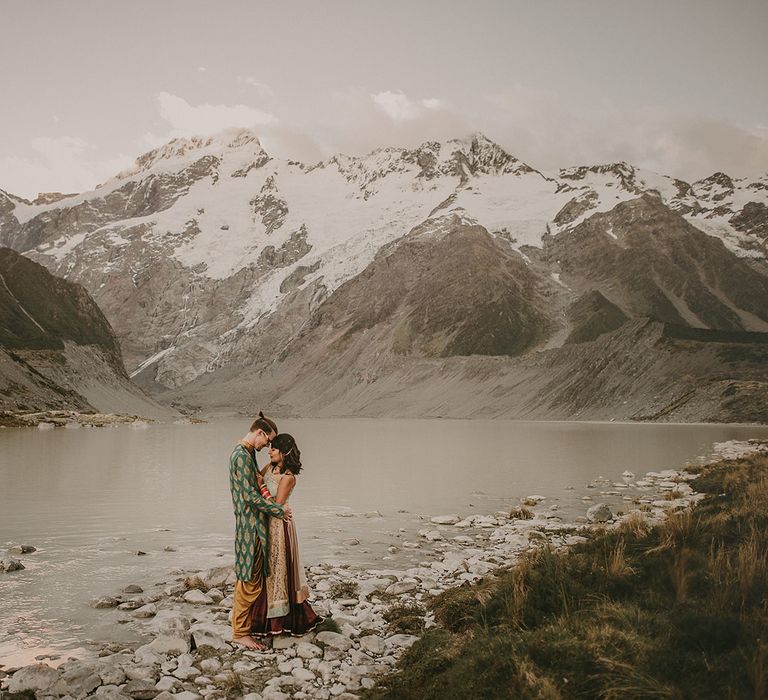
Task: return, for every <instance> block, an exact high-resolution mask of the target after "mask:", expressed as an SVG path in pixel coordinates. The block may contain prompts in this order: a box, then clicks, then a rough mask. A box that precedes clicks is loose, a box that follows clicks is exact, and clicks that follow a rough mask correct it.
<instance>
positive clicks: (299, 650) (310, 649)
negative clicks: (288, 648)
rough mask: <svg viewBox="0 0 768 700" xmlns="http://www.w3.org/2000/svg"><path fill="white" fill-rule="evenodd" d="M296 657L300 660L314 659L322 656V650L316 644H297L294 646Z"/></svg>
mask: <svg viewBox="0 0 768 700" xmlns="http://www.w3.org/2000/svg"><path fill="white" fill-rule="evenodd" d="M296 656H298V657H300V658H302V659H315V658H321V657H322V656H323V650H322V649H321V648H320V647H319V646H317V645H316V644H310V643H309V642H299V643H298V644H297V645H296Z"/></svg>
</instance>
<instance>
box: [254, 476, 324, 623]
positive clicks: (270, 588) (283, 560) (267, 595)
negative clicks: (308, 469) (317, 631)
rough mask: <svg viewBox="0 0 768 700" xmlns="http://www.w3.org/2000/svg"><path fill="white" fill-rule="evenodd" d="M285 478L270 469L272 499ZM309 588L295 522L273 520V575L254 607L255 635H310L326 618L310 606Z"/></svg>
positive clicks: (270, 526)
mask: <svg viewBox="0 0 768 700" xmlns="http://www.w3.org/2000/svg"><path fill="white" fill-rule="evenodd" d="M282 476H283V475H282V474H273V473H272V469H271V468H270V469H267V471H266V473H265V474H264V483H265V484H266V485H267V488H268V489H269V492H270V493H271V494H272V498H274V497H275V496H276V495H277V487H278V485H279V484H280V479H281V478H282ZM308 599H309V587H308V585H307V577H306V574H305V573H304V567H303V566H302V565H301V556H300V553H299V538H298V537H297V536H296V525H295V524H294V521H293V520H291V521H290V522H286V521H284V520H281V519H279V518H270V519H269V575H268V576H267V581H266V586H264V587H263V589H262V592H261V595H259V597H258V599H257V600H256V603H255V604H254V608H255V615H254V623H253V629H252V631H251V633H252V634H255V635H266V634H273V635H278V634H281V633H283V632H288V633H290V634H294V635H300V634H306V633H307V632H309V631H310V630H312V629H314V628H315V627H317V625H319V624H320V623H321V622H322V621H323V618H322V617H320V616H319V615H317V613H315V611H314V610H312V606H311V605H310V604H309V602H308Z"/></svg>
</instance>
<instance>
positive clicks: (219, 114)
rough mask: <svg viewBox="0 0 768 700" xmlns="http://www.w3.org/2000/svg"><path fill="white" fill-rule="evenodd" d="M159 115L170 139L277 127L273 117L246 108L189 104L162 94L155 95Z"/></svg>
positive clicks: (246, 106) (260, 111)
mask: <svg viewBox="0 0 768 700" xmlns="http://www.w3.org/2000/svg"><path fill="white" fill-rule="evenodd" d="M157 102H158V106H159V108H160V116H161V117H162V118H163V119H164V120H165V121H167V122H168V124H170V126H171V130H172V133H171V134H170V136H171V137H173V136H194V135H197V134H202V135H205V134H214V133H217V132H219V131H223V130H224V129H227V128H229V127H245V128H254V127H258V126H265V125H272V124H277V121H278V120H277V117H275V115H274V114H270V113H269V112H265V111H263V110H260V109H256V108H255V107H250V106H248V105H242V104H235V105H212V104H207V103H203V104H199V105H196V106H195V105H191V104H190V103H189V102H187V101H186V100H185V99H184V98H183V97H178V96H177V95H172V94H170V93H168V92H161V93H160V94H159V95H158V96H157Z"/></svg>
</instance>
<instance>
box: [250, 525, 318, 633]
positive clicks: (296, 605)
mask: <svg viewBox="0 0 768 700" xmlns="http://www.w3.org/2000/svg"><path fill="white" fill-rule="evenodd" d="M277 522H279V523H280V525H281V526H282V530H283V535H284V537H285V540H284V541H285V543H286V546H285V569H286V571H285V572H280V574H281V575H284V576H287V579H288V611H287V613H286V614H285V615H283V616H281V617H267V612H268V607H269V605H268V599H267V584H266V582H265V585H264V586H262V589H261V593H260V594H259V597H258V598H257V599H256V601H255V602H254V604H253V627H252V629H251V634H253V635H256V636H265V635H279V634H283V633H284V632H285V633H287V634H292V635H301V634H306V633H307V632H310V631H312V630H313V629H314V628H315V627H317V626H318V625H319V624H320V623H321V622H322V621H323V618H322V617H320V615H318V614H317V613H316V612H315V611H314V610H313V609H312V606H311V605H310V604H309V602H307V601H306V600H303V601H302V602H299V601H298V597H299V596H298V592H297V588H298V586H297V581H296V580H295V579H296V573H295V572H296V569H295V567H294V561H293V551H295V550H294V548H293V547H292V546H291V536H294V537H295V536H296V530H295V528H293V527H290V526H289V523H287V522H285V521H282V520H281V521H277ZM273 573H275V572H271V571H270V574H273ZM273 614H274V613H273Z"/></svg>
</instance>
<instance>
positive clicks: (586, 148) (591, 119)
mask: <svg viewBox="0 0 768 700" xmlns="http://www.w3.org/2000/svg"><path fill="white" fill-rule="evenodd" d="M470 119H471V120H472V121H473V123H476V124H477V125H478V126H477V128H479V129H481V130H483V131H486V132H487V134H488V136H489V137H491V138H494V139H496V140H497V141H499V143H500V144H501V145H502V146H504V147H505V148H506V149H507V150H509V151H510V152H511V153H513V154H514V155H515V156H517V157H519V158H522V159H523V160H525V161H526V162H528V163H529V164H530V165H532V166H533V167H536V168H543V169H556V168H560V167H566V166H569V165H587V164H595V163H609V162H615V161H619V160H624V161H627V162H628V163H631V164H632V165H635V166H638V167H641V168H647V169H649V170H654V171H656V172H659V173H663V174H666V175H673V176H675V177H679V178H681V179H684V180H687V181H689V182H692V181H695V180H697V179H700V178H702V177H706V176H707V175H710V174H711V173H713V172H715V171H717V170H722V171H725V172H727V173H729V174H730V175H733V176H736V177H744V176H749V175H755V174H758V173H763V172H766V171H768V129H766V128H765V127H762V126H757V127H755V128H753V129H748V128H744V127H742V126H739V125H736V124H733V123H731V122H729V121H727V120H725V119H714V118H705V117H701V116H699V115H696V114H690V113H684V112H681V111H677V110H672V109H669V108H667V107H665V106H649V107H641V108H636V109H630V108H627V107H622V108H620V107H618V106H617V105H616V104H615V103H613V102H612V101H611V100H607V99H606V100H602V101H601V102H600V103H598V104H594V105H591V106H590V107H589V108H588V109H585V108H577V107H575V106H574V105H572V104H570V103H567V102H566V101H564V100H562V99H561V98H560V97H559V96H558V95H557V93H555V92H553V91H548V90H544V89H538V88H532V87H529V86H524V85H513V86H510V87H509V88H507V89H506V90H504V91H503V92H500V93H496V94H493V95H489V96H488V97H487V100H486V105H485V109H483V110H482V111H477V112H476V114H475V116H473V117H470Z"/></svg>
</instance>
